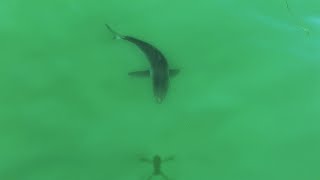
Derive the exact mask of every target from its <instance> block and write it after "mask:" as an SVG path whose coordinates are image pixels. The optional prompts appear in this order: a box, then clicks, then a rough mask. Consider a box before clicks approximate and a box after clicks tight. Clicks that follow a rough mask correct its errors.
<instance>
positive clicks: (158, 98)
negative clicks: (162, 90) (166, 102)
mask: <svg viewBox="0 0 320 180" xmlns="http://www.w3.org/2000/svg"><path fill="white" fill-rule="evenodd" d="M163 99H164V98H162V97H156V101H157V103H159V104H161V103H162V101H163Z"/></svg>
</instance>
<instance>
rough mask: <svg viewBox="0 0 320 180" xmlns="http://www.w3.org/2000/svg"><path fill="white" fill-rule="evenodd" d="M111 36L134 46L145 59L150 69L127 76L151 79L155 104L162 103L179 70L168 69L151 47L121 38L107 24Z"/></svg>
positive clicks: (130, 39)
mask: <svg viewBox="0 0 320 180" xmlns="http://www.w3.org/2000/svg"><path fill="white" fill-rule="evenodd" d="M105 25H106V27H107V28H108V30H109V31H110V32H111V33H112V34H113V36H114V39H122V40H125V41H129V42H130V43H133V44H134V45H136V46H137V47H138V48H139V49H140V50H141V51H142V52H143V53H144V55H145V56H146V57H147V59H148V61H149V63H150V69H149V70H144V71H134V72H129V73H128V75H129V76H135V77H151V79H152V86H153V94H154V97H155V99H156V102H157V103H162V101H163V100H164V98H165V97H166V94H167V92H168V89H169V79H170V77H174V76H176V75H177V74H178V73H179V72H180V70H179V69H169V65H168V61H167V59H166V58H165V56H164V55H163V54H162V53H161V51H160V50H158V49H157V48H156V47H154V46H153V45H151V44H149V43H147V42H145V41H142V40H139V39H137V38H134V37H131V36H123V35H120V34H119V33H117V32H116V31H114V30H113V29H112V28H111V27H110V26H109V25H108V24H105Z"/></svg>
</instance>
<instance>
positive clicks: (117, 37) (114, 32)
mask: <svg viewBox="0 0 320 180" xmlns="http://www.w3.org/2000/svg"><path fill="white" fill-rule="evenodd" d="M105 25H106V27H107V28H108V30H109V31H110V32H111V33H112V34H113V39H123V36H122V35H120V34H119V33H117V32H116V31H114V30H113V29H112V28H111V27H110V26H109V25H108V24H105Z"/></svg>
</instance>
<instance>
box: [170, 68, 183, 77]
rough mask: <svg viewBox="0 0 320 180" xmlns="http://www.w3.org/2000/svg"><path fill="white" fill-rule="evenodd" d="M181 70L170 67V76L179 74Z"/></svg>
mask: <svg viewBox="0 0 320 180" xmlns="http://www.w3.org/2000/svg"><path fill="white" fill-rule="evenodd" d="M179 72H180V69H170V70H169V76H170V77H175V76H176V75H178V74H179Z"/></svg>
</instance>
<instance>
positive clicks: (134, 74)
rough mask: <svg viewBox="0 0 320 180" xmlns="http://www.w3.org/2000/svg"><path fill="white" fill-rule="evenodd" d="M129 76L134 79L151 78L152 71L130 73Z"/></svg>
mask: <svg viewBox="0 0 320 180" xmlns="http://www.w3.org/2000/svg"><path fill="white" fill-rule="evenodd" d="M128 75H129V76H134V77H149V76H150V71H149V70H146V71H134V72H129V73H128Z"/></svg>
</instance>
